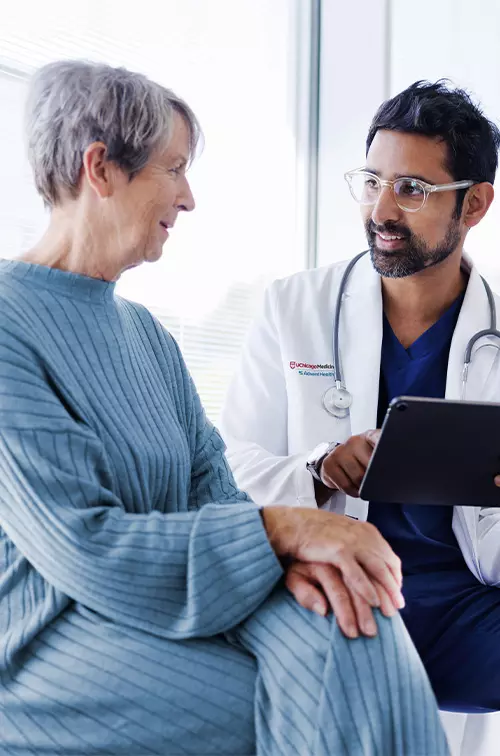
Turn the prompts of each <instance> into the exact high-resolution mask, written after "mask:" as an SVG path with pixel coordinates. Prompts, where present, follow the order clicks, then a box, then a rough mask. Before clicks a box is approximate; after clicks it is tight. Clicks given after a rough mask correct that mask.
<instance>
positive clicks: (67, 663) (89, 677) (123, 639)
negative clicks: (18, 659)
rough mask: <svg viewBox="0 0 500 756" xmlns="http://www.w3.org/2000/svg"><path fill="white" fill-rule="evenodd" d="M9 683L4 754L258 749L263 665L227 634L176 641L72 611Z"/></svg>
mask: <svg viewBox="0 0 500 756" xmlns="http://www.w3.org/2000/svg"><path fill="white" fill-rule="evenodd" d="M2 678H3V679H2V683H3V691H2V694H1V698H2V699H3V701H2V706H3V713H4V722H3V726H2V739H1V740H2V742H3V744H4V747H5V751H2V745H0V753H8V754H11V753H13V754H14V753H15V754H23V755H24V754H25V753H26V754H30V753H32V754H36V756H39V754H40V755H41V754H44V753H46V754H51V756H52V755H53V754H64V756H70V754H73V753H74V754H76V753H78V754H79V755H81V756H83V755H86V754H99V756H101V754H102V755H103V756H104V754H113V756H115V755H116V756H117V755H118V754H120V755H121V754H124V755H125V754H126V755H127V756H131V754H133V755H134V756H142V754H162V755H163V754H166V753H168V754H169V756H170V755H172V756H174V754H196V755H198V754H203V755H205V754H207V755H208V754H231V755H232V756H233V755H234V756H236V754H238V755H239V754H242V755H243V754H253V753H254V751H255V745H254V744H255V734H254V691H255V678H256V667H255V662H254V660H253V659H252V657H251V656H250V655H249V654H247V653H245V652H244V651H243V650H242V649H239V648H236V647H235V646H234V645H231V644H230V643H228V642H227V641H226V640H225V639H223V638H220V637H218V638H210V639H201V640H198V639H196V640H187V641H183V642H177V641H175V642H174V641H169V640H166V639H163V638H158V637H155V636H149V635H146V634H144V633H142V632H136V631H134V630H132V629H126V628H117V627H116V626H114V625H112V624H110V623H106V622H101V621H100V619H99V618H93V617H92V616H91V615H89V614H87V612H86V611H85V610H83V611H78V610H73V611H69V612H67V613H66V615H65V616H63V617H61V618H60V619H59V620H56V621H55V622H53V623H52V625H51V627H50V628H48V629H47V630H45V631H44V632H43V633H42V634H41V636H40V637H39V638H38V639H37V640H36V641H35V642H34V643H33V644H32V645H31V646H30V648H29V655H28V654H26V658H25V659H23V662H22V668H21V669H20V670H19V671H18V672H17V674H15V679H14V680H12V678H11V679H10V681H9V679H8V678H7V677H6V676H5V674H4V675H3V676H2Z"/></svg>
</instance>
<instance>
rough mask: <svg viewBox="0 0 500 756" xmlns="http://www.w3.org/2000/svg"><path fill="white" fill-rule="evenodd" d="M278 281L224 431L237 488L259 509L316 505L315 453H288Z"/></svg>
mask: <svg viewBox="0 0 500 756" xmlns="http://www.w3.org/2000/svg"><path fill="white" fill-rule="evenodd" d="M279 283H280V282H279V281H277V282H275V283H274V284H272V285H271V286H270V287H269V289H268V290H267V292H266V294H265V297H264V306H263V308H262V312H261V314H260V316H259V317H258V318H257V319H256V320H255V322H254V323H253V325H252V327H251V329H250V332H249V334H248V337H247V340H246V344H245V346H244V348H243V352H242V356H241V359H240V364H239V367H238V369H237V372H236V374H235V376H234V378H233V380H232V382H231V384H230V387H229V391H228V393H227V396H226V401H225V404H224V407H223V410H222V415H221V421H220V427H221V431H222V435H223V437H224V440H225V442H226V444H227V457H228V460H229V464H230V466H231V468H232V470H233V474H234V476H235V479H236V482H237V483H238V486H239V487H240V488H241V489H242V490H244V491H247V493H249V494H250V496H251V497H252V499H253V500H254V501H255V502H256V503H257V504H258V505H259V506H268V505H272V504H279V505H284V506H301V507H316V506H317V504H316V498H315V494H314V483H313V479H312V477H311V474H310V473H309V471H308V470H307V469H306V461H307V457H308V456H309V453H310V450H304V452H303V453H298V454H292V455H289V454H288V398H287V388H286V381H285V375H284V370H283V356H282V349H281V338H280V330H281V329H280V318H279V312H278V310H279Z"/></svg>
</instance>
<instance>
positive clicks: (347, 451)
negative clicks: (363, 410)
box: [321, 430, 380, 496]
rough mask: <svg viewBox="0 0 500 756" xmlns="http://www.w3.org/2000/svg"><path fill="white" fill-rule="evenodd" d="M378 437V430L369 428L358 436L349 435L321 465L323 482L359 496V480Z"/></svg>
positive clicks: (329, 486)
mask: <svg viewBox="0 0 500 756" xmlns="http://www.w3.org/2000/svg"><path fill="white" fill-rule="evenodd" d="M379 437H380V431H379V430H369V431H366V433H360V435H359V436H351V438H349V439H348V440H347V441H345V442H344V443H343V444H340V445H339V446H337V447H336V448H335V449H334V450H333V451H332V452H330V454H329V455H328V456H327V457H325V459H324V461H323V464H322V465H321V480H322V482H323V484H324V485H325V486H326V487H327V488H330V489H338V490H339V491H342V492H343V493H345V494H348V495H349V496H359V488H360V486H361V481H362V480H363V476H364V474H365V472H366V468H367V467H368V462H369V461H370V457H371V456H372V453H373V450H374V448H375V446H376V445H377V442H378V440H379Z"/></svg>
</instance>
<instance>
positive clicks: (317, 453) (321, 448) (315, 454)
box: [307, 441, 330, 465]
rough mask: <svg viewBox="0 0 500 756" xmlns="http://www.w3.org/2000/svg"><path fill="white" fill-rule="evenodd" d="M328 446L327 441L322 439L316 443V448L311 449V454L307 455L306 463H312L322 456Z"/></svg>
mask: <svg viewBox="0 0 500 756" xmlns="http://www.w3.org/2000/svg"><path fill="white" fill-rule="evenodd" d="M329 446H330V442H329V441H323V442H322V443H321V444H318V446H316V448H315V449H313V450H312V452H311V454H310V455H309V457H308V459H307V464H308V465H313V464H314V463H315V462H316V460H318V459H320V458H321V457H323V456H324V455H325V454H326V452H327V451H328V447H329Z"/></svg>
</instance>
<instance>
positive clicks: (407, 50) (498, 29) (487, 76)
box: [390, 0, 500, 291]
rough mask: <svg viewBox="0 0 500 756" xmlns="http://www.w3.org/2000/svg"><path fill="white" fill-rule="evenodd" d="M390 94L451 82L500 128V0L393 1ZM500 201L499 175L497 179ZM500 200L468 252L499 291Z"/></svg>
mask: <svg viewBox="0 0 500 756" xmlns="http://www.w3.org/2000/svg"><path fill="white" fill-rule="evenodd" d="M391 16H392V18H391V66H390V72H391V77H390V78H391V81H390V89H391V94H395V93H396V92H399V91H400V90H402V89H404V88H405V87H407V86H408V85H409V84H411V83H412V82H414V81H416V80H417V79H430V80H436V79H439V78H442V77H447V78H450V79H452V80H453V81H454V83H455V84H458V85H460V86H464V87H466V88H468V89H470V90H471V91H472V93H473V94H474V95H475V96H476V98H477V99H479V100H480V102H481V103H482V105H483V107H484V111H485V113H486V115H487V116H488V117H489V118H491V119H493V120H494V121H495V122H496V123H497V124H500V2H499V0H476V2H475V3H471V2H469V1H468V2H465V0H439V2H437V0H419V2H418V3H417V4H413V3H410V4H408V3H405V2H399V1H398V0H393V2H392V12H391ZM497 176H498V181H497V193H498V195H499V197H500V172H499V173H498V174H497ZM499 231H500V199H499V198H497V199H496V200H495V201H494V203H493V205H492V207H491V209H490V211H489V213H488V215H487V217H486V218H485V219H484V220H483V221H482V222H481V224H480V226H478V227H477V228H475V229H473V230H472V231H471V233H470V234H469V237H468V240H467V243H466V248H467V251H468V252H469V253H470V254H471V255H472V257H473V259H474V261H475V262H476V263H477V264H478V266H479V267H480V269H481V272H482V273H483V274H484V275H486V276H487V278H488V279H489V281H490V283H491V285H492V286H493V288H495V289H496V290H497V291H500V234H499Z"/></svg>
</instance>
